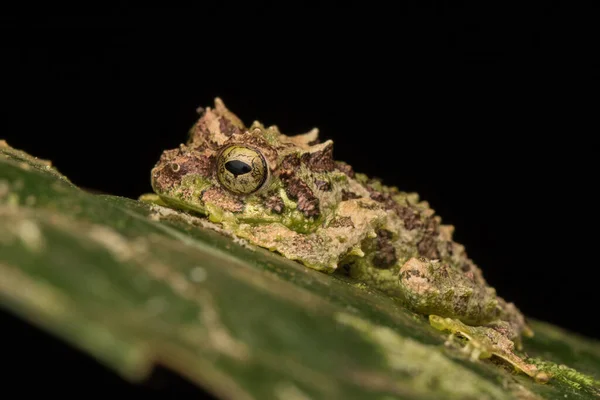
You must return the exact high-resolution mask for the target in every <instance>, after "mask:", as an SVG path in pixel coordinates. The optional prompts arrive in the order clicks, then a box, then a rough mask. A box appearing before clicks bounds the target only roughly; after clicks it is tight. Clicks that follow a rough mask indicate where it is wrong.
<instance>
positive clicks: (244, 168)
mask: <svg viewBox="0 0 600 400" xmlns="http://www.w3.org/2000/svg"><path fill="white" fill-rule="evenodd" d="M225 168H227V171H229V172H231V173H232V174H233V175H234V176H236V177H237V176H238V175H244V174H247V173H248V172H250V171H251V170H252V167H250V166H249V165H248V164H246V163H245V162H243V161H239V160H232V161H227V162H226V163H225Z"/></svg>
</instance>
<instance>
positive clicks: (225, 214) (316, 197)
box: [152, 98, 352, 232]
mask: <svg viewBox="0 0 600 400" xmlns="http://www.w3.org/2000/svg"><path fill="white" fill-rule="evenodd" d="M349 176H352V171H351V169H350V168H349V166H347V165H345V164H343V163H338V162H335V161H334V159H333V142H332V141H331V140H327V141H325V142H322V143H321V142H319V140H318V131H317V129H313V130H311V131H310V132H308V133H305V134H301V135H296V136H287V135H284V134H282V133H280V132H279V129H278V128H277V127H276V126H269V127H265V126H263V125H262V124H261V123H260V122H258V121H255V122H254V123H253V124H252V125H251V126H250V127H246V126H245V125H244V124H243V123H242V121H241V120H240V119H239V118H238V117H237V116H235V115H234V114H233V113H231V112H230V111H229V110H228V109H227V108H226V107H225V105H224V104H223V102H222V101H221V100H220V99H218V98H217V99H216V100H215V107H214V108H210V107H209V108H206V109H205V110H202V115H201V117H200V118H199V120H198V121H197V122H196V124H195V125H194V126H193V127H192V129H191V130H190V135H189V139H188V141H187V143H186V144H185V145H183V144H182V145H180V147H179V148H177V149H172V150H167V151H165V152H164V153H163V154H162V156H161V158H160V160H159V161H158V163H157V164H156V166H155V167H154V169H153V170H152V187H153V189H154V191H155V192H156V193H157V194H158V195H160V196H161V198H162V199H163V200H164V201H165V202H167V203H169V204H170V205H172V206H175V207H178V208H183V209H187V210H191V211H194V212H197V213H201V214H203V215H206V216H208V217H209V218H210V219H211V220H212V221H215V222H221V221H223V220H227V221H228V222H237V223H242V222H248V223H261V222H281V223H283V224H284V225H286V226H288V227H289V228H290V229H293V230H295V231H298V232H309V231H312V230H313V229H314V228H315V227H316V226H317V225H318V224H320V223H322V222H323V221H325V220H327V218H328V217H329V216H331V215H332V214H333V212H334V211H335V208H336V207H337V205H338V204H339V203H340V202H341V201H342V193H343V192H344V191H345V189H346V188H347V186H348V177H349Z"/></svg>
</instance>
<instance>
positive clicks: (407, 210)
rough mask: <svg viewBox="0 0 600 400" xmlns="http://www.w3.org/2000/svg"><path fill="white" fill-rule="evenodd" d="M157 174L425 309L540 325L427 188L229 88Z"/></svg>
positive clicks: (248, 235) (515, 330)
mask: <svg viewBox="0 0 600 400" xmlns="http://www.w3.org/2000/svg"><path fill="white" fill-rule="evenodd" d="M151 177H152V187H153V189H154V191H155V192H156V193H157V194H158V195H159V196H160V199H161V200H162V201H163V202H164V203H165V204H167V205H169V206H171V207H174V208H179V209H184V210H188V211H192V212H195V213H199V214H202V215H205V216H207V217H208V218H209V219H210V220H211V221H213V222H216V223H219V224H221V225H222V227H223V228H224V229H226V230H227V231H229V232H231V233H232V234H233V235H235V236H237V237H240V238H244V239H246V240H248V241H249V242H251V243H253V244H255V245H257V246H261V247H264V248H267V249H269V250H271V251H275V252H277V253H280V254H281V255H283V256H285V257H286V258H289V259H292V260H297V261H299V262H301V263H302V264H304V265H306V266H307V267H310V268H314V269H317V270H320V271H323V272H327V273H332V272H334V271H337V273H342V272H343V273H347V274H349V275H350V276H352V277H354V278H355V279H357V280H359V281H362V282H364V283H366V284H368V285H370V286H372V287H375V288H378V289H379V290H382V291H383V292H385V293H387V294H389V295H390V296H395V297H398V298H400V299H402V300H403V302H404V303H405V304H406V305H407V306H408V307H409V308H410V309H412V310H413V311H416V312H418V313H422V314H435V315H440V316H443V317H449V318H456V319H458V320H460V321H462V322H464V323H466V324H470V325H478V326H480V325H487V326H490V327H492V328H493V329H495V330H496V331H498V332H501V333H502V334H503V335H505V336H506V337H508V338H510V339H518V338H519V336H520V335H521V334H522V333H523V332H525V333H529V330H528V328H527V326H526V324H525V322H524V318H523V316H522V314H521V313H520V312H519V310H518V309H517V308H516V307H515V306H514V304H512V303H507V302H505V301H504V300H503V299H502V298H500V297H498V296H496V293H495V290H494V289H493V288H491V287H490V286H488V285H487V283H486V281H485V280H484V278H483V276H482V273H481V270H480V269H479V268H478V267H477V266H476V265H475V264H474V263H473V262H472V261H471V260H470V259H469V258H468V257H467V254H466V253H465V249H464V247H463V246H462V245H460V244H457V243H455V242H454V241H453V240H452V233H453V227H452V226H450V225H443V224H441V219H440V217H439V216H437V215H435V213H434V210H432V209H431V208H430V207H429V205H428V203H427V202H425V201H420V200H419V196H418V195H417V194H415V193H406V192H402V191H400V190H398V189H397V188H395V187H389V186H385V185H383V184H382V183H381V182H380V181H379V180H376V179H371V178H368V177H367V176H365V175H364V174H360V173H355V172H354V171H353V170H352V168H351V167H350V166H349V165H348V164H346V163H343V162H339V161H335V160H334V158H333V142H332V141H331V140H327V141H324V142H320V141H319V139H318V131H317V129H313V130H311V131H310V132H308V133H305V134H301V135H296V136H287V135H284V134H282V133H280V132H279V130H278V128H277V127H276V126H269V127H265V126H263V125H262V124H261V123H259V122H257V121H255V122H254V123H253V124H252V125H251V126H250V127H246V126H245V125H244V123H243V122H242V121H241V120H240V119H239V118H238V117H236V116H235V115H234V114H233V113H231V112H230V111H229V110H228V109H227V108H226V107H225V105H224V104H223V102H222V101H221V100H220V99H218V98H217V99H216V100H215V107H214V108H211V107H209V108H206V109H205V110H203V112H202V114H201V117H200V118H199V120H198V121H197V122H196V124H195V125H194V126H193V128H192V129H191V131H190V133H189V138H188V141H187V143H186V144H182V145H181V146H180V147H179V148H176V149H173V150H167V151H165V152H164V153H163V154H162V156H161V158H160V160H159V161H158V163H157V164H156V166H155V167H154V169H153V170H152V173H151Z"/></svg>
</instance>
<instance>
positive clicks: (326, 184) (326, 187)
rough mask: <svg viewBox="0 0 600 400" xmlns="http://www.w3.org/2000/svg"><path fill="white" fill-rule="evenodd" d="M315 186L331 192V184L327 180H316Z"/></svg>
mask: <svg viewBox="0 0 600 400" xmlns="http://www.w3.org/2000/svg"><path fill="white" fill-rule="evenodd" d="M315 186H316V187H317V189H319V190H322V191H324V192H329V191H330V190H331V184H330V183H329V182H326V181H321V180H319V179H316V180H315Z"/></svg>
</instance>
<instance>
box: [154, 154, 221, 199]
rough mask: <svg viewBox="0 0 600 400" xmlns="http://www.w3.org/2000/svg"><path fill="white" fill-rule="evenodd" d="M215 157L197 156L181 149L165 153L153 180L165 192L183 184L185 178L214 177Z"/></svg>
mask: <svg viewBox="0 0 600 400" xmlns="http://www.w3.org/2000/svg"><path fill="white" fill-rule="evenodd" d="M214 162H215V157H214V156H213V155H210V156H197V155H196V154H195V153H191V152H186V151H184V150H181V149H176V150H167V151H165V152H163V154H162V156H161V158H160V161H159V163H158V164H157V166H156V167H155V168H154V171H153V173H152V180H153V184H154V186H155V187H156V188H157V189H159V190H161V191H165V190H166V189H169V188H171V187H173V186H174V185H176V184H178V183H180V182H181V180H182V179H183V177H184V176H186V175H189V174H198V175H202V176H205V177H209V176H211V175H212V172H213V168H214Z"/></svg>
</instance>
